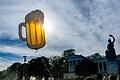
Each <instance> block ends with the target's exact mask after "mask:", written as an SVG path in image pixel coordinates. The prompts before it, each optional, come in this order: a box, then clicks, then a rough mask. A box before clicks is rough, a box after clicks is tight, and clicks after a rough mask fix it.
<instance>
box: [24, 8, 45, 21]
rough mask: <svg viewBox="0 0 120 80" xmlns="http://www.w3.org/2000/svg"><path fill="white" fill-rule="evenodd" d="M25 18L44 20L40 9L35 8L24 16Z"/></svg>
mask: <svg viewBox="0 0 120 80" xmlns="http://www.w3.org/2000/svg"><path fill="white" fill-rule="evenodd" d="M25 20H36V21H37V22H42V23H43V22H44V13H43V12H42V11H40V10H38V9H37V10H35V11H32V12H30V13H28V14H27V15H26V17H25Z"/></svg>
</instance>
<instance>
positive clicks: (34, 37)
mask: <svg viewBox="0 0 120 80" xmlns="http://www.w3.org/2000/svg"><path fill="white" fill-rule="evenodd" d="M43 23H44V14H43V13H42V12H41V11H40V10H36V11H32V12H31V13H29V14H27V15H26V17H25V23H24V22H22V23H20V24H19V37H20V39H21V40H23V41H25V40H26V42H27V46H28V47H29V48H31V49H39V48H42V47H43V46H44V45H45V32H44V28H43ZM22 26H24V27H25V29H26V38H24V37H22Z"/></svg>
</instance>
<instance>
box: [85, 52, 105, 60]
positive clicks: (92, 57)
mask: <svg viewBox="0 0 120 80" xmlns="http://www.w3.org/2000/svg"><path fill="white" fill-rule="evenodd" d="M102 57H103V56H101V55H100V54H99V53H95V54H92V55H90V56H87V58H88V59H91V60H93V59H99V58H102Z"/></svg>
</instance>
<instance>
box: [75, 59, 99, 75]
mask: <svg viewBox="0 0 120 80" xmlns="http://www.w3.org/2000/svg"><path fill="white" fill-rule="evenodd" d="M96 73H97V65H96V64H95V63H93V62H92V61H91V60H89V59H83V60H82V61H81V62H79V63H78V65H76V67H75V74H76V75H79V76H88V75H91V74H96Z"/></svg>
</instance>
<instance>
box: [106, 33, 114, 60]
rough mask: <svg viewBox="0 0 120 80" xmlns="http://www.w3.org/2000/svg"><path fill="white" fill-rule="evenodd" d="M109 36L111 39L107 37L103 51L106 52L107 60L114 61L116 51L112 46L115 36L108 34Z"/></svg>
mask: <svg viewBox="0 0 120 80" xmlns="http://www.w3.org/2000/svg"><path fill="white" fill-rule="evenodd" d="M109 37H112V38H113V41H111V39H110V38H109V39H108V42H109V43H108V45H107V50H106V51H105V53H106V57H107V60H108V61H115V60H116V52H115V48H114V42H115V38H114V36H113V35H111V34H110V35H109Z"/></svg>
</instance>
